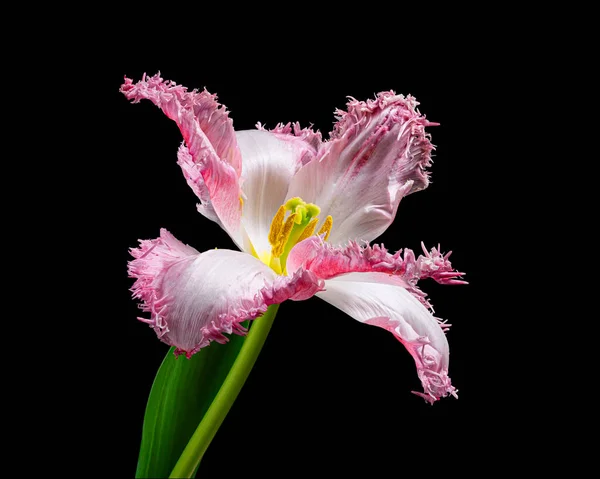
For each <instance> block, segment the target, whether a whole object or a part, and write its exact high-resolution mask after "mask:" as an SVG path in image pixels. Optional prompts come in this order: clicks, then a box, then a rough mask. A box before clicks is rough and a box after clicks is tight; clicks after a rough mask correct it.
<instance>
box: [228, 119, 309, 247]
mask: <svg viewBox="0 0 600 479" xmlns="http://www.w3.org/2000/svg"><path fill="white" fill-rule="evenodd" d="M296 132H297V133H298V135H299V136H295V135H292V134H291V131H287V129H286V128H285V127H280V128H279V129H277V133H272V132H268V131H264V130H246V131H239V132H236V135H237V143H238V145H239V147H240V150H241V152H242V162H243V167H242V172H243V173H242V192H243V198H244V206H243V214H242V223H243V225H244V228H245V231H246V233H247V235H248V237H249V238H250V241H251V242H252V245H253V247H254V249H255V251H256V252H257V253H258V254H259V255H260V254H261V253H262V252H264V251H266V252H269V251H271V245H270V244H269V240H268V236H269V228H270V226H271V221H272V220H273V216H274V215H275V213H277V210H278V208H279V207H280V206H281V205H282V204H283V203H285V199H286V194H287V191H288V188H289V185H290V181H291V179H292V177H293V176H294V174H295V173H296V171H298V169H299V168H300V167H301V166H302V164H303V162H307V161H310V160H311V159H312V158H314V155H315V153H316V149H315V148H314V146H313V145H315V144H316V137H317V135H316V134H315V133H313V134H312V135H310V134H309V133H307V130H300V129H299V126H298V127H297V130H296ZM303 132H305V133H306V134H304V133H303ZM303 135H304V136H306V138H304V136H303ZM244 249H245V251H248V252H250V251H251V250H250V249H249V248H248V247H245V248H244Z"/></svg>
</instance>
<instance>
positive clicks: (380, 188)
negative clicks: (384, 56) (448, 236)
mask: <svg viewBox="0 0 600 479" xmlns="http://www.w3.org/2000/svg"><path fill="white" fill-rule="evenodd" d="M416 105H417V103H416V102H415V101H414V99H413V98H412V97H408V98H404V97H403V96H402V95H395V94H394V93H393V92H382V93H379V95H378V96H377V98H376V99H375V100H373V101H367V102H358V101H356V100H352V101H350V102H349V103H348V112H347V113H344V112H338V113H341V117H340V121H339V122H338V123H337V124H336V126H335V129H334V131H333V132H332V134H331V139H330V140H329V141H328V142H326V143H324V144H322V145H321V147H320V149H319V153H318V155H317V158H316V159H315V160H313V161H311V162H310V163H308V164H306V165H305V166H303V167H302V168H301V169H300V171H298V174H297V175H295V177H294V179H293V180H292V185H291V186H290V190H289V192H288V197H294V196H300V197H301V198H302V199H303V200H304V201H307V202H311V203H315V204H317V205H318V206H319V207H320V208H321V220H323V219H324V218H325V217H326V216H327V215H331V216H332V218H333V228H332V230H331V235H330V237H329V241H330V242H331V243H332V244H334V245H340V244H343V243H345V242H347V241H348V240H364V241H367V242H370V241H372V240H374V239H375V238H376V237H377V236H379V235H380V234H381V233H383V232H384V231H385V230H386V229H387V227H388V226H389V225H390V224H391V223H392V221H393V220H394V217H395V215H396V211H397V209H398V205H399V203H400V200H401V199H402V198H403V197H404V196H406V195H408V194H409V193H411V192H414V191H418V190H420V189H423V188H425V187H426V186H427V184H428V180H427V174H426V172H425V171H424V169H425V168H426V167H427V166H429V165H430V164H431V155H430V153H431V150H432V148H433V146H432V145H431V143H430V142H429V135H428V134H426V133H425V131H424V128H425V126H427V125H429V124H430V123H429V122H428V121H426V120H425V118H424V117H422V116H421V115H420V114H419V113H418V112H417V111H416V110H415V107H416Z"/></svg>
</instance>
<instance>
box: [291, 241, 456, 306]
mask: <svg viewBox="0 0 600 479" xmlns="http://www.w3.org/2000/svg"><path fill="white" fill-rule="evenodd" d="M421 247H422V248H423V252H424V254H425V255H424V256H423V255H420V256H419V257H418V258H415V254H414V253H413V251H412V250H411V249H408V248H405V249H404V254H403V251H402V250H398V251H396V252H395V253H394V254H392V253H389V252H388V250H387V249H386V248H385V247H384V246H383V245H373V246H370V245H364V246H361V245H360V244H358V243H357V242H355V241H350V242H348V244H347V245H345V246H333V245H331V244H329V243H327V242H325V241H323V239H322V238H320V237H319V236H312V237H310V238H307V239H305V240H304V241H302V242H300V243H298V244H297V245H296V246H294V248H293V249H292V251H291V252H290V254H289V256H288V258H287V271H289V272H292V273H293V272H295V271H297V270H299V269H307V270H309V271H312V272H313V273H315V274H316V275H317V276H318V277H319V278H322V279H330V278H335V277H337V276H340V275H343V274H347V273H357V272H360V273H386V274H388V275H393V276H395V278H396V279H395V281H396V284H398V285H400V286H402V287H404V288H405V289H407V290H408V291H409V292H410V293H411V294H412V295H413V296H414V297H415V298H417V299H418V300H419V301H420V302H421V303H422V304H423V305H424V306H426V307H428V308H431V304H430V303H429V302H428V301H427V295H426V294H425V293H424V292H423V291H421V290H420V289H419V288H418V287H417V283H418V281H419V280H422V279H425V278H432V279H434V280H435V281H437V282H438V283H440V284H467V282H466V281H463V280H462V279H458V278H460V277H461V276H463V275H464V273H461V272H459V271H455V270H454V269H453V267H452V263H450V260H449V257H450V255H451V254H452V251H450V252H449V253H447V254H446V255H443V254H442V253H441V251H440V247H439V245H438V248H432V249H431V251H427V249H426V248H425V245H424V244H422V243H421Z"/></svg>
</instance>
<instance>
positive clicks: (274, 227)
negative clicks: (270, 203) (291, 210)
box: [269, 205, 285, 247]
mask: <svg viewBox="0 0 600 479" xmlns="http://www.w3.org/2000/svg"><path fill="white" fill-rule="evenodd" d="M284 217H285V206H283V205H282V206H280V207H279V209H278V210H277V213H275V216H274V217H273V221H271V228H270V229H269V243H271V246H273V247H275V245H276V244H277V238H279V233H281V228H282V227H283V218H284Z"/></svg>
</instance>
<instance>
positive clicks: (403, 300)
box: [317, 273, 457, 403]
mask: <svg viewBox="0 0 600 479" xmlns="http://www.w3.org/2000/svg"><path fill="white" fill-rule="evenodd" d="M317 296H318V297H320V298H321V299H324V300H325V301H327V302H328V303H330V304H332V305H334V306H336V307H337V308H339V309H341V310H342V311H344V312H345V313H347V314H348V315H349V316H351V317H353V318H354V319H356V320H357V321H360V322H361V323H366V324H371V325H373V326H379V327H381V328H384V329H386V330H388V331H389V332H391V333H392V334H393V335H394V336H395V337H396V338H397V339H398V340H399V341H400V342H401V343H402V344H403V345H404V346H405V347H406V349H407V350H408V352H409V353H410V354H411V356H412V357H413V358H414V360H415V363H416V365H417V374H418V376H419V379H420V380H421V384H422V385H423V389H424V392H425V393H424V394H423V393H415V394H418V395H419V396H421V397H423V398H424V399H426V400H427V401H429V402H431V403H433V402H435V401H436V400H438V399H440V398H442V397H445V396H447V395H448V394H451V395H453V396H455V397H457V395H456V390H455V388H454V387H453V386H452V385H451V383H450V378H449V377H448V362H449V347H448V341H447V339H446V335H445V334H444V331H443V329H442V327H441V326H440V324H439V323H438V320H437V319H436V318H434V317H433V316H432V315H431V313H430V312H429V311H427V309H426V308H425V306H423V305H422V304H421V303H420V302H419V301H418V300H417V299H416V298H415V297H414V296H413V295H412V294H410V293H409V292H408V291H407V290H406V289H405V288H404V287H402V286H401V285H400V284H399V283H398V278H397V277H395V276H393V275H392V276H390V275H389V274H386V273H349V274H345V275H343V276H338V277H336V278H333V279H330V280H327V281H325V291H323V292H320V293H317ZM413 392H414V391H413Z"/></svg>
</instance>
